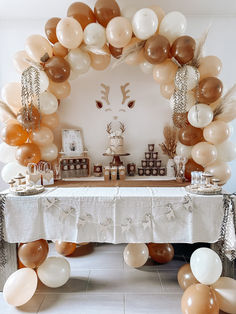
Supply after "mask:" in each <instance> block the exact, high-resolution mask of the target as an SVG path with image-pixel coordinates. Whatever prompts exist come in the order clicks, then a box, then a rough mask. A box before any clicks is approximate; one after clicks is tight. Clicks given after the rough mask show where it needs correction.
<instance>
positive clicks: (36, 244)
mask: <svg viewBox="0 0 236 314" xmlns="http://www.w3.org/2000/svg"><path fill="white" fill-rule="evenodd" d="M47 255H48V243H47V241H46V240H44V239H41V240H36V241H32V242H28V243H23V244H22V245H20V247H19V249H18V257H19V259H20V261H21V263H22V264H23V265H24V266H26V267H29V268H36V267H39V266H40V265H41V264H42V263H43V262H44V261H45V259H46V258H47Z"/></svg>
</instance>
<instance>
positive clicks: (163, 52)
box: [144, 35, 170, 64]
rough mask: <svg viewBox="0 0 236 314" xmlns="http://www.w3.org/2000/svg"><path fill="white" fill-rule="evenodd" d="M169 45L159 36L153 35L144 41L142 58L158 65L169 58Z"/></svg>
mask: <svg viewBox="0 0 236 314" xmlns="http://www.w3.org/2000/svg"><path fill="white" fill-rule="evenodd" d="M169 51H170V43H169V41H168V39H167V38H166V37H164V36H161V35H154V36H152V37H151V38H149V39H148V40H147V41H146V44H145V47H144V56H145V58H146V59H147V61H148V62H150V63H152V64H158V63H162V62H163V61H165V60H166V59H167V58H168V56H169Z"/></svg>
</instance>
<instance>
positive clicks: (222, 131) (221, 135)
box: [203, 120, 230, 145]
mask: <svg viewBox="0 0 236 314" xmlns="http://www.w3.org/2000/svg"><path fill="white" fill-rule="evenodd" d="M203 136H204V138H205V140H206V141H207V142H209V143H212V144H215V145H218V144H221V143H223V142H224V141H226V140H227V139H228V138H229V136H230V129H229V127H228V124H227V123H226V122H224V121H220V120H218V121H213V122H211V123H210V124H209V125H208V126H207V127H205V128H204V130H203Z"/></svg>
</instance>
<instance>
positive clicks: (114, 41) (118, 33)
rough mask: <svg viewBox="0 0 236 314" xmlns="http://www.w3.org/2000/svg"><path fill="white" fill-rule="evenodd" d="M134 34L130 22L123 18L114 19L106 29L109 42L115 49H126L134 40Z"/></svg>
mask: <svg viewBox="0 0 236 314" xmlns="http://www.w3.org/2000/svg"><path fill="white" fill-rule="evenodd" d="M132 32H133V31H132V25H131V23H130V21H129V20H128V19H127V18H125V17H123V16H117V17H114V18H113V19H112V20H110V22H109V23H108V24H107V27H106V35H107V40H108V42H109V43H110V44H111V45H112V46H113V47H115V48H123V47H125V46H126V45H127V44H128V43H129V42H130V40H131V38H132Z"/></svg>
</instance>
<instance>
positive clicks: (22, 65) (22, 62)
mask: <svg viewBox="0 0 236 314" xmlns="http://www.w3.org/2000/svg"><path fill="white" fill-rule="evenodd" d="M27 59H28V60H30V58H29V56H28V55H27V53H26V52H25V50H20V51H17V52H16V53H15V54H14V56H13V64H14V67H15V69H16V70H17V71H18V72H19V73H22V72H23V71H24V70H25V69H27V68H28V67H29V66H30V65H31V64H30V62H29V61H27Z"/></svg>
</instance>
